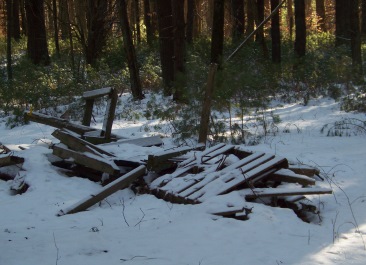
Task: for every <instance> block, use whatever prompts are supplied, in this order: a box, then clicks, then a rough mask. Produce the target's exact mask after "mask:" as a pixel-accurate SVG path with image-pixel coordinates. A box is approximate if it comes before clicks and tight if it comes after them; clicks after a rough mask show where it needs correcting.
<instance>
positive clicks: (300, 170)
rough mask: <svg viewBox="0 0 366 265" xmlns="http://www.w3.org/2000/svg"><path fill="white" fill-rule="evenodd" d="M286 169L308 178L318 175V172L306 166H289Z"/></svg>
mask: <svg viewBox="0 0 366 265" xmlns="http://www.w3.org/2000/svg"><path fill="white" fill-rule="evenodd" d="M288 169H290V170H291V171H293V172H295V173H296V174H300V175H305V176H308V177H313V176H314V175H318V174H319V173H320V170H319V169H317V168H315V167H311V166H306V165H289V167H288Z"/></svg>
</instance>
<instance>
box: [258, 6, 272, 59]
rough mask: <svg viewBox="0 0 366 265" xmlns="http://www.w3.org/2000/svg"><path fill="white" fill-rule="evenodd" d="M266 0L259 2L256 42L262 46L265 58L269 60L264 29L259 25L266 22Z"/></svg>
mask: <svg viewBox="0 0 366 265" xmlns="http://www.w3.org/2000/svg"><path fill="white" fill-rule="evenodd" d="M264 19H265V18H264V0H257V22H256V24H257V28H258V33H257V34H256V41H257V42H258V43H259V44H260V45H261V46H262V51H263V57H264V58H269V52H268V47H267V44H266V40H265V38H264V29H263V27H259V25H260V24H261V23H262V22H263V21H264Z"/></svg>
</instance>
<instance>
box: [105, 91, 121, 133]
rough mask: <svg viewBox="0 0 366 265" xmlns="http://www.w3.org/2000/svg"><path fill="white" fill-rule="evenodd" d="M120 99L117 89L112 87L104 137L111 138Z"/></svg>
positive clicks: (106, 113)
mask: <svg viewBox="0 0 366 265" xmlns="http://www.w3.org/2000/svg"><path fill="white" fill-rule="evenodd" d="M117 101H118V94H117V91H116V90H115V89H112V90H111V92H110V93H109V96H108V101H107V108H106V111H105V115H104V121H103V129H102V130H103V133H104V135H103V136H104V138H106V139H110V138H111V134H112V125H113V120H114V114H115V112H116V106H117Z"/></svg>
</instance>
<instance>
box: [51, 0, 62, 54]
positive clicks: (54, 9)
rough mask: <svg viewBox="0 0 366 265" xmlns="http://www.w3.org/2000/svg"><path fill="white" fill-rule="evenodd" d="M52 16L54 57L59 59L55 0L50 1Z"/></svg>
mask: <svg viewBox="0 0 366 265" xmlns="http://www.w3.org/2000/svg"><path fill="white" fill-rule="evenodd" d="M52 14H53V30H54V39H55V50H56V56H57V57H60V44H59V38H58V16H57V3H56V0H52Z"/></svg>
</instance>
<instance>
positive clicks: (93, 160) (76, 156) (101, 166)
mask: <svg viewBox="0 0 366 265" xmlns="http://www.w3.org/2000/svg"><path fill="white" fill-rule="evenodd" d="M52 149H53V154H54V155H55V156H58V157H60V158H62V159H70V158H71V159H73V161H74V162H75V163H76V164H80V165H83V166H86V167H89V168H92V169H95V170H98V171H100V172H105V173H108V174H110V175H113V176H118V175H119V174H120V169H119V167H118V166H117V165H116V164H115V163H114V162H113V161H110V160H108V159H105V158H102V157H97V156H95V155H93V154H91V153H89V154H88V153H79V152H76V151H73V150H70V149H68V148H66V147H63V146H62V145H60V144H56V145H54V146H53V147H52Z"/></svg>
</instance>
